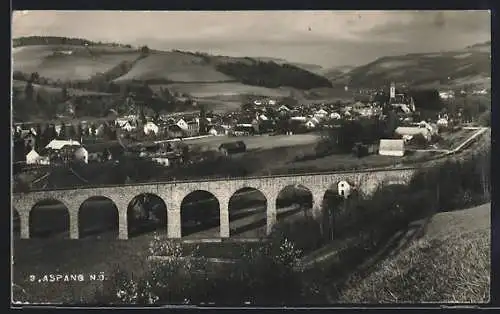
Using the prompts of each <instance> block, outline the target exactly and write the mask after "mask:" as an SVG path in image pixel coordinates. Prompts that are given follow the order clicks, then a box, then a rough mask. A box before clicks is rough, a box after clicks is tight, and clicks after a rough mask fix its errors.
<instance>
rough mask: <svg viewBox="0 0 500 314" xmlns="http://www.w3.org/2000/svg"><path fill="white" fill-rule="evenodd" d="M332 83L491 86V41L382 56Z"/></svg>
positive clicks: (336, 84)
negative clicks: (425, 51) (452, 49)
mask: <svg viewBox="0 0 500 314" xmlns="http://www.w3.org/2000/svg"><path fill="white" fill-rule="evenodd" d="M326 76H327V77H328V78H330V79H331V81H332V84H333V85H334V86H339V87H340V86H345V85H349V86H352V87H379V86H381V85H386V84H388V83H389V82H391V81H396V82H404V83H405V84H407V85H409V86H410V85H411V86H414V87H421V88H437V87H450V88H453V87H457V86H464V85H472V86H478V87H482V88H491V41H489V42H485V43H479V44H475V45H471V46H468V47H465V48H463V49H460V50H455V51H443V52H433V53H412V54H406V55H399V56H386V57H381V58H378V59H376V60H375V61H373V62H370V63H368V64H365V65H362V66H358V67H355V68H354V69H352V70H350V71H348V72H346V73H344V74H341V75H337V76H333V77H329V76H328V74H327V75H326Z"/></svg>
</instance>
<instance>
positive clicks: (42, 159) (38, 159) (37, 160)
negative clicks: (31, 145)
mask: <svg viewBox="0 0 500 314" xmlns="http://www.w3.org/2000/svg"><path fill="white" fill-rule="evenodd" d="M26 164H28V165H48V164H50V160H49V158H48V157H46V156H40V154H38V153H37V152H36V151H35V150H34V149H32V150H31V151H30V152H29V153H28V154H26Z"/></svg>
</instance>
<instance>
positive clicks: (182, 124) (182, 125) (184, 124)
mask: <svg viewBox="0 0 500 314" xmlns="http://www.w3.org/2000/svg"><path fill="white" fill-rule="evenodd" d="M198 121H199V120H198ZM198 121H197V123H199V122H198ZM176 125H178V126H179V127H180V128H181V129H182V130H184V131H187V130H188V128H189V126H188V124H187V122H186V121H184V119H179V121H177V123H176Z"/></svg>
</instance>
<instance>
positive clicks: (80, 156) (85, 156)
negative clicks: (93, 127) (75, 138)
mask: <svg viewBox="0 0 500 314" xmlns="http://www.w3.org/2000/svg"><path fill="white" fill-rule="evenodd" d="M74 157H75V160H77V161H81V162H84V163H86V164H88V163H89V152H88V151H87V149H85V147H83V146H81V147H79V148H78V149H77V150H75V153H74Z"/></svg>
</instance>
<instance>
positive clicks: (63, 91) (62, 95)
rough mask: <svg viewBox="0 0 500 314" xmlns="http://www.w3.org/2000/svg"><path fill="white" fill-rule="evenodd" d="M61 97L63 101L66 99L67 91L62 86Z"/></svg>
mask: <svg viewBox="0 0 500 314" xmlns="http://www.w3.org/2000/svg"><path fill="white" fill-rule="evenodd" d="M61 97H62V100H63V101H65V100H67V99H68V89H67V88H66V86H64V87H63V88H62V90H61Z"/></svg>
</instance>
